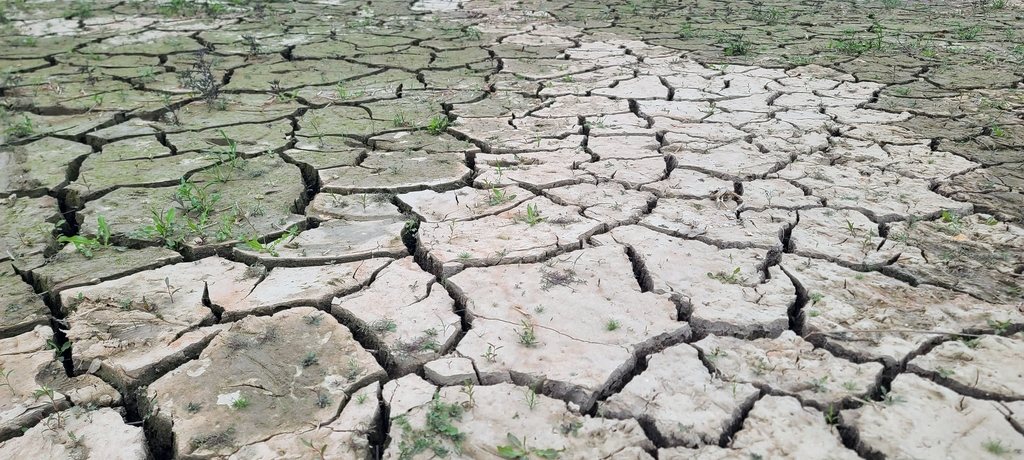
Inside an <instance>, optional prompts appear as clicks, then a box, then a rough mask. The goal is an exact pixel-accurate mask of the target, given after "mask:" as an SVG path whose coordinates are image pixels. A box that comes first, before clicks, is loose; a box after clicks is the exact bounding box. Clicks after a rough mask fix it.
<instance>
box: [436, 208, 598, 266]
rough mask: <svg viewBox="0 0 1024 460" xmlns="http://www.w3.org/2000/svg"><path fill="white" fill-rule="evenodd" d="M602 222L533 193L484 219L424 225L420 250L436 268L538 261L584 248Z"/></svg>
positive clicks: (576, 209) (578, 209) (578, 210)
mask: <svg viewBox="0 0 1024 460" xmlns="http://www.w3.org/2000/svg"><path fill="white" fill-rule="evenodd" d="M506 197H508V195H506ZM517 198H518V195H517ZM603 225H604V224H603V223H601V222H598V221H596V220H593V219H590V218H587V217H581V216H580V208H578V207H576V206H562V205H557V204H555V203H553V202H552V201H551V200H549V199H547V198H544V197H534V198H531V199H529V200H527V201H525V202H522V203H520V204H519V205H518V206H516V207H515V208H512V209H509V210H507V211H504V212H501V213H498V214H494V215H489V216H486V217H483V218H480V219H475V220H468V221H461V222H460V221H448V222H439V223H423V224H420V228H419V233H418V235H417V238H418V239H419V244H417V246H416V251H417V253H418V254H419V255H420V256H425V257H426V258H427V260H428V264H429V267H430V270H431V271H434V272H437V271H438V270H440V269H441V267H442V266H444V265H445V264H451V263H458V264H462V265H466V266H486V265H495V264H501V263H533V262H536V261H539V260H542V259H544V258H546V257H549V256H551V255H554V254H556V253H558V252H559V251H564V250H572V249H577V248H580V247H581V246H582V243H581V241H582V240H583V239H585V238H587V237H588V236H590V235H592V234H593V233H595V232H596V231H598V230H599V229H601V228H602V227H603ZM496 229H498V231H495V230H496Z"/></svg>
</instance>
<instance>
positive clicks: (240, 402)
mask: <svg viewBox="0 0 1024 460" xmlns="http://www.w3.org/2000/svg"><path fill="white" fill-rule="evenodd" d="M231 407H234V408H235V409H245V408H246V407H249V400H248V399H246V398H244V397H243V398H238V399H236V400H234V401H231Z"/></svg>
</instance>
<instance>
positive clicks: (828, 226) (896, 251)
mask: <svg viewBox="0 0 1024 460" xmlns="http://www.w3.org/2000/svg"><path fill="white" fill-rule="evenodd" d="M883 242H885V239H884V238H882V237H880V236H878V224H875V223H874V222H872V221H871V220H870V219H868V218H867V217H866V216H865V215H863V214H861V213H859V212H857V211H854V210H852V209H839V210H837V209H831V208H827V209H826V208H817V209H807V210H803V211H800V224H799V225H796V226H794V227H793V231H792V233H790V239H789V247H788V248H786V249H787V251H789V252H792V253H793V254H796V255H798V256H800V257H815V258H818V259H825V260H828V261H829V262H833V263H837V264H840V265H843V266H845V267H853V268H859V269H867V268H868V267H880V266H882V265H889V264H891V263H893V262H894V261H895V260H896V259H897V258H899V257H900V252H901V251H902V250H906V249H907V247H906V246H903V245H885V246H883V245H882V243H883Z"/></svg>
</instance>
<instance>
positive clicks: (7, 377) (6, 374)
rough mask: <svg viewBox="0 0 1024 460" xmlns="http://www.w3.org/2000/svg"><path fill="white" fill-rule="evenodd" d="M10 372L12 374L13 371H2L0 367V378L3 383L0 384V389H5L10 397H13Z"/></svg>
mask: <svg viewBox="0 0 1024 460" xmlns="http://www.w3.org/2000/svg"><path fill="white" fill-rule="evenodd" d="M11 372H14V369H7V371H4V368H3V367H0V378H3V379H4V383H0V387H7V389H8V390H11V396H14V387H12V386H11Z"/></svg>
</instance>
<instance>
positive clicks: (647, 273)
mask: <svg viewBox="0 0 1024 460" xmlns="http://www.w3.org/2000/svg"><path fill="white" fill-rule="evenodd" d="M594 239H595V240H597V241H598V242H600V243H602V244H604V243H618V244H623V245H626V246H627V248H628V250H629V251H630V252H631V257H632V258H633V260H635V261H636V263H637V264H638V266H639V268H638V274H639V275H638V276H639V279H641V282H642V283H643V284H642V286H643V287H644V290H645V291H646V290H650V291H652V292H654V293H657V294H667V295H668V296H669V298H670V299H672V301H673V302H675V303H676V305H678V307H679V310H680V316H681V318H680V319H684V318H685V319H687V320H688V321H689V322H690V326H691V327H693V328H694V329H695V330H698V331H702V332H703V333H706V334H718V335H729V336H736V337H741V338H757V337H777V336H778V335H779V334H781V333H782V331H784V330H786V328H787V327H788V326H789V317H788V311H789V308H790V307H791V306H792V305H793V304H794V303H795V302H796V289H795V288H794V287H793V283H792V282H790V280H789V279H788V278H786V276H785V275H784V274H783V273H782V271H781V270H779V269H778V268H777V267H772V266H771V265H772V264H774V263H775V262H776V261H777V260H773V259H775V258H776V257H778V256H777V255H775V253H774V252H767V251H764V250H760V249H719V248H717V247H714V246H710V245H707V244H704V243H701V242H699V241H692V240H682V239H678V238H673V237H670V236H667V235H665V234H662V233H658V232H655V231H653V230H648V229H647V228H644V227H639V226H627V227H618V228H615V229H614V230H612V231H611V232H610V233H608V234H605V235H600V236H599V237H595V238H594ZM766 273H767V274H770V277H767V276H766Z"/></svg>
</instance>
